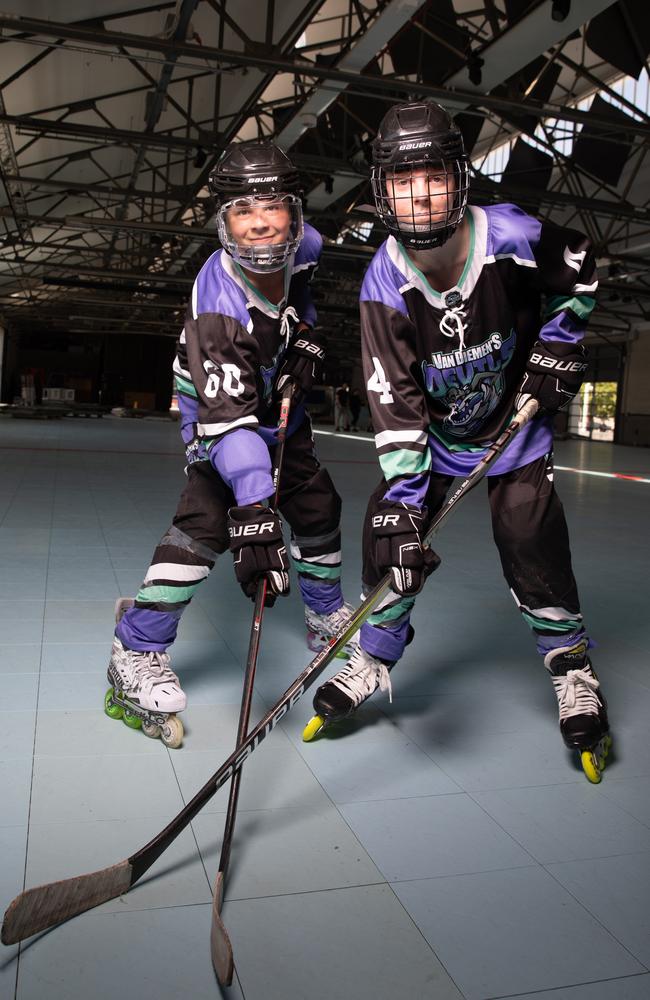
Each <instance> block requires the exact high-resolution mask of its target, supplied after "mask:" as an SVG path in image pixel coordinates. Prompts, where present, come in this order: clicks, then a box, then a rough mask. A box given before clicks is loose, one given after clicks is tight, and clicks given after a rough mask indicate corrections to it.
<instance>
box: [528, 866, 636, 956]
mask: <svg viewBox="0 0 650 1000" xmlns="http://www.w3.org/2000/svg"><path fill="white" fill-rule="evenodd" d="M645 853H648V852H645ZM614 856H615V857H618V856H619V855H614ZM620 857H627V855H620ZM581 860H585V861H591V860H598V861H600V860H602V859H600V858H596V859H592V858H584V859H581ZM570 863H571V862H548V863H547V864H543V865H542V868H543V869H544V870H545V871H546V873H547V874H548V875H550V877H551V878H552V879H553V881H554V882H555V883H556V884H557V885H559V886H560V888H561V889H563V890H564V891H565V892H566V893H568V894H569V896H571V898H572V899H573V900H574V901H575V902H576V903H577V904H578V906H580V907H581V908H582V909H583V910H585V911H586V912H587V913H588V914H589V916H590V917H592V919H593V920H595V921H596V923H597V924H599V925H600V926H601V927H602V928H603V930H604V931H606V933H607V934H608V935H609V936H610V937H611V938H613V939H614V940H615V941H616V942H617V944H619V945H620V946H621V948H623V950H624V951H626V952H627V953H628V955H630V956H631V957H632V958H633V959H634V960H635V961H636V962H638V963H639V965H640V966H641V967H642V968H643V969H645V971H646V972H650V967H649V966H648V965H646V963H645V962H644V961H643V960H642V959H641V958H639V956H638V955H635V954H634V952H633V951H631V949H630V948H628V947H627V945H625V944H623V942H622V941H621V940H620V939H619V938H618V937H617V935H616V934H615V933H614V932H613V931H612V930H611V929H610V928H609V927H607V925H606V924H605V923H603V921H602V920H601V918H600V917H599V916H598V915H597V914H596V913H594V912H593V911H592V910H591V909H590V907H589V905H588V904H587V903H583V902H582V900H580V899H578V897H577V896H576V895H575V893H573V892H572V891H571V889H569V888H568V887H567V886H566V885H564V883H563V882H561V881H560V879H559V878H558V877H557V876H556V875H555V874H554V873H553V872H552V871H550V868H549V866H550V865H552V864H570ZM638 974H639V975H640V973H638Z"/></svg>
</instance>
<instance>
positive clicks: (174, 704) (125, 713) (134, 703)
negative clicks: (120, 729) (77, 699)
mask: <svg viewBox="0 0 650 1000" xmlns="http://www.w3.org/2000/svg"><path fill="white" fill-rule="evenodd" d="M132 605H133V602H132V601H129V600H126V599H122V600H120V601H118V603H117V605H116V608H115V612H116V620H117V621H119V619H120V618H121V617H122V615H123V614H124V612H125V611H126V610H127V608H129V607H132ZM169 663H170V660H169V655H168V654H167V653H158V652H153V651H151V652H139V651H138V650H135V649H127V648H126V646H123V645H122V642H121V641H120V639H119V638H118V637H117V636H115V637H114V639H113V648H112V651H111V660H110V663H109V665H108V671H107V677H108V683H109V684H110V685H111V686H110V687H109V689H108V691H107V692H106V697H105V698H104V710H105V712H106V714H107V715H108V716H109V717H110V718H111V719H122V721H123V722H124V723H125V725H127V726H128V727H129V728H130V729H140V728H141V729H142V731H143V732H144V734H145V736H149V737H151V739H156V738H157V737H160V739H161V740H162V741H163V743H164V744H165V746H168V747H171V748H172V749H175V748H176V747H179V746H180V745H181V743H182V742H183V723H182V722H181V720H180V719H179V718H178V717H177V716H176V715H175V713H176V712H182V711H183V709H184V708H185V706H186V704H187V698H186V696H185V693H184V692H183V691H182V689H181V686H180V683H179V680H178V677H177V676H176V674H175V673H174V672H173V670H172V669H171V667H170V665H169Z"/></svg>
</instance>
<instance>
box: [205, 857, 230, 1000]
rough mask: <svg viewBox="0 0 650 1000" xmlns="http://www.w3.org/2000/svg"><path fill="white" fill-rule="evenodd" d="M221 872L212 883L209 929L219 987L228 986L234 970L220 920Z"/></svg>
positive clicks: (222, 923)
mask: <svg viewBox="0 0 650 1000" xmlns="http://www.w3.org/2000/svg"><path fill="white" fill-rule="evenodd" d="M223 889H224V882H223V872H217V877H216V879H215V883H214V898H213V900H212V926H211V927H210V955H211V957H212V964H213V966H214V971H215V972H216V974H217V979H218V980H219V983H220V985H221V986H230V985H231V983H232V975H233V970H234V962H233V956H232V945H231V943H230V938H229V937H228V931H227V930H226V928H225V925H224V922H223V920H222V919H221V906H222V904H223Z"/></svg>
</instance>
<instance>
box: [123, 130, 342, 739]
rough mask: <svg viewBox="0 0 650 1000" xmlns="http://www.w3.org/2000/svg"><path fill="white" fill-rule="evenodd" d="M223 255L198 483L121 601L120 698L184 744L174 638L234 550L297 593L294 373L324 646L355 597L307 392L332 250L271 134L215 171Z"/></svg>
mask: <svg viewBox="0 0 650 1000" xmlns="http://www.w3.org/2000/svg"><path fill="white" fill-rule="evenodd" d="M210 189H211V193H212V195H213V196H214V198H215V201H216V207H217V229H218V233H219V238H220V241H221V244H222V247H223V249H221V250H218V251H217V252H216V253H214V254H213V255H212V256H211V257H210V258H209V259H208V260H207V261H206V263H205V264H204V266H203V267H202V269H201V271H200V272H199V274H198V276H197V278H196V281H195V283H194V288H193V291H192V298H191V302H190V304H189V306H188V310H187V316H186V321H185V326H184V329H183V331H182V333H181V335H180V337H179V340H178V344H177V355H176V358H175V361H174V376H175V383H176V391H177V394H178V400H179V408H180V411H181V434H182V437H183V441H184V443H185V446H186V453H187V463H188V465H187V469H186V472H187V485H186V487H185V489H184V491H183V493H182V495H181V498H180V501H179V504H178V508H177V510H176V514H175V516H174V518H173V521H172V524H171V526H170V528H169V529H168V531H166V532H165V534H164V535H163V537H162V539H161V541H160V542H159V543H158V546H157V548H156V550H155V552H154V555H153V559H152V562H151V565H150V567H149V569H148V571H147V574H146V576H145V579H144V582H143V584H142V586H141V588H140V591H139V593H138V594H137V596H136V598H135V601H134V602H132V601H120V602H118V607H117V614H116V617H117V619H118V621H117V627H116V629H115V638H114V641H113V649H112V655H111V659H110V664H109V667H108V680H109V683H110V685H111V687H110V689H109V691H108V693H107V695H106V702H105V707H106V711H107V713H108V714H109V715H111V716H112V717H114V718H123V720H124V721H125V722H126V723H127V725H131V726H133V728H139V726H140V724H142V726H143V728H144V731H145V733H146V734H147V735H149V736H153V737H156V736H161V737H162V739H163V740H164V742H166V743H167V744H168V745H169V746H178V745H180V742H181V740H182V736H183V727H182V724H181V722H180V720H179V719H178V718H177V717H176V714H175V713H177V712H180V711H182V710H183V709H184V708H185V705H186V697H185V694H184V692H183V691H182V690H181V686H180V683H179V680H178V677H177V676H176V674H175V673H174V672H173V671H172V669H171V666H170V658H169V654H168V652H167V650H168V648H169V647H170V646H171V644H172V643H173V642H174V639H175V637H176V631H177V628H178V624H179V620H180V617H181V614H182V612H183V610H184V608H186V607H187V605H188V604H189V602H190V601H191V599H192V597H193V595H194V593H195V592H196V589H197V587H198V586H199V584H200V583H201V581H202V580H204V579H205V578H206V577H207V576H208V574H209V572H210V570H211V569H212V567H213V566H214V563H215V560H216V558H217V556H218V555H219V554H221V553H222V552H224V551H225V549H226V548H228V547H230V550H231V552H232V554H233V558H234V568H235V575H236V577H237V580H238V581H239V583H240V585H241V587H242V589H243V591H244V593H245V594H247V595H248V596H249V597H251V598H254V596H255V591H256V588H257V582H258V580H259V579H260V578H261V577H262V576H266V578H267V580H268V597H267V604H268V605H269V606H270V605H271V604H272V603H273V601H274V600H275V598H276V597H277V596H280V595H284V594H287V593H288V591H289V561H288V558H287V550H286V547H285V544H284V541H283V536H282V527H281V523H280V519H279V516H278V513H277V511H275V510H272V509H271V508H270V507H269V498H270V497H272V495H273V482H272V477H271V453H272V451H273V449H274V447H275V444H276V440H277V421H278V416H279V409H278V399H279V395H280V394H281V392H282V390H283V388H284V386H285V384H286V382H287V380H288V379H290V380H292V381H293V383H294V395H293V402H292V411H291V416H290V421H289V428H288V437H287V443H286V447H285V453H284V461H283V468H282V477H281V492H280V501H279V508H280V510H281V512H282V514H283V515H284V517H285V518H286V520H287V521H288V522H289V525H290V527H291V546H290V551H291V555H292V557H293V559H294V563H295V566H296V569H297V571H298V580H299V586H300V592H301V596H302V599H303V602H304V605H305V622H306V626H307V635H308V645H309V648H310V649H312V650H314V651H316V650H318V649H319V648H320V647H321V646H322V645H323V644H324V643H325V642H326V641H327V640H328V639H329V637H330V636H331V635H332V634H333V633H335V632H336V631H338V629H339V628H340V627H341V626H342V624H343V623H344V622H345V620H346V619H347V615H348V613H349V608H348V607H347V606H346V605H345V604H344V602H343V595H342V592H341V583H340V575H341V551H340V549H341V538H340V527H339V519H340V510H341V501H340V498H339V496H338V494H337V492H336V490H335V488H334V484H333V483H332V480H331V478H330V476H329V473H328V472H327V471H326V470H325V469H324V468H322V467H321V466H320V465H319V462H318V460H317V458H316V456H315V452H314V445H313V439H312V434H311V424H310V421H309V417H308V415H307V413H306V411H305V406H304V398H305V396H306V394H307V393H308V392H309V390H310V388H311V386H312V383H313V381H314V379H315V378H317V375H318V371H319V367H320V365H321V364H322V360H323V357H324V352H323V344H322V342H321V340H320V338H319V337H318V336H317V335H316V333H315V332H314V329H313V327H314V324H315V320H316V312H315V309H314V306H313V303H312V300H311V297H310V293H309V287H308V286H309V280H310V277H311V275H312V274H313V271H314V269H315V268H316V266H317V264H318V260H319V256H320V251H321V247H322V240H321V237H320V235H319V234H318V233H317V232H316V230H315V229H313V228H312V227H311V226H309V225H306V224H304V223H303V217H302V204H301V200H300V192H299V178H298V174H297V172H296V170H295V168H294V167H293V165H292V163H291V162H290V160H289V159H288V158H287V157H286V155H285V154H284V153H283V152H282V151H281V150H280V149H279V148H278V147H277V146H274V145H273V144H272V143H269V142H245V143H233V144H232V145H230V146H229V147H228V148H227V149H226V150H225V152H224V153H223V155H222V157H221V158H220V160H219V162H218V164H217V166H216V167H215V169H214V170H213V172H212V174H211V175H210Z"/></svg>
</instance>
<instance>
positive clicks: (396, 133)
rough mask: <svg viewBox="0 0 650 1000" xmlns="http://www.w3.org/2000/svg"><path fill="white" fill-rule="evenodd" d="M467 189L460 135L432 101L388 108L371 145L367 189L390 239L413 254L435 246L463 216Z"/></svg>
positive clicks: (446, 238) (467, 170) (449, 233)
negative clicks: (390, 236)
mask: <svg viewBox="0 0 650 1000" xmlns="http://www.w3.org/2000/svg"><path fill="white" fill-rule="evenodd" d="M434 176H435V177H436V178H440V179H439V180H438V181H437V183H436V184H435V186H432V185H430V180H429V178H432V177H434ZM423 183H424V187H422V184H423ZM443 185H444V186H443ZM468 187H469V161H468V157H467V155H466V153H465V146H464V143H463V136H462V134H461V132H460V129H459V128H458V127H457V126H456V125H455V124H454V122H453V120H452V119H451V118H450V116H449V115H448V114H447V112H446V111H445V109H444V108H442V107H441V106H440V105H439V104H436V102H435V101H410V102H408V103H406V104H397V105H395V106H394V107H392V108H390V110H389V111H388V112H387V114H386V115H385V116H384V118H383V119H382V122H381V124H380V126H379V132H378V133H377V137H376V139H375V140H374V142H373V144H372V189H373V194H374V197H375V204H376V206H377V214H378V215H379V217H380V218H381V219H382V221H383V222H384V224H385V225H386V228H387V229H388V231H389V232H390V233H391V234H392V235H393V236H394V237H395V239H397V240H398V241H399V242H400V243H402V244H404V246H407V247H410V248H411V249H414V250H427V249H430V248H432V247H438V246H441V245H442V244H443V243H445V242H446V241H447V240H448V239H449V237H450V236H451V235H452V234H453V233H454V232H455V230H456V229H457V228H458V225H459V223H460V221H461V219H462V218H463V215H464V214H465V208H466V206H467V193H468ZM445 196H446V197H445ZM443 203H444V204H443Z"/></svg>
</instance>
